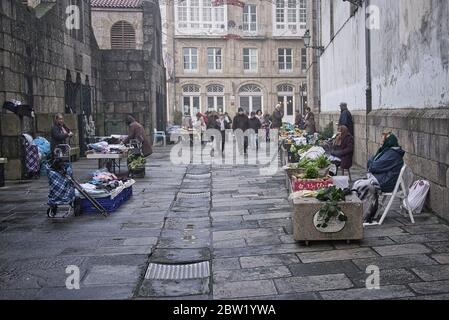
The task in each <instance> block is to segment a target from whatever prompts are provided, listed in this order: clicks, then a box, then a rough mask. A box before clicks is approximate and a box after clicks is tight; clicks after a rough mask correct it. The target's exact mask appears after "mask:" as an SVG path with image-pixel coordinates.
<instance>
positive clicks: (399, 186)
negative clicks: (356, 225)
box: [363, 164, 415, 226]
mask: <svg viewBox="0 0 449 320" xmlns="http://www.w3.org/2000/svg"><path fill="white" fill-rule="evenodd" d="M412 183H413V172H412V171H411V170H410V168H409V167H407V165H405V164H404V166H403V167H402V169H401V172H400V174H399V178H398V181H397V182H396V186H395V187H394V190H393V192H390V193H382V194H381V195H380V201H379V203H380V207H379V210H378V212H381V210H382V209H384V208H385V209H384V211H383V213H382V216H381V218H380V219H379V221H378V222H373V223H365V224H363V225H364V226H373V225H379V226H380V225H382V223H383V222H384V220H385V218H386V217H387V214H388V212H389V211H390V209H391V206H392V205H393V202H394V200H395V199H396V198H399V199H401V204H402V205H401V209H405V210H406V211H407V213H408V215H409V217H410V221H411V222H412V223H413V224H414V223H415V219H414V217H413V211H412V210H411V209H410V206H409V205H408V200H407V197H408V194H409V190H410V186H411V185H412ZM388 197H389V198H390V200H389V201H388V203H387V205H386V206H385V203H386V200H387V199H388ZM376 217H377V216H376Z"/></svg>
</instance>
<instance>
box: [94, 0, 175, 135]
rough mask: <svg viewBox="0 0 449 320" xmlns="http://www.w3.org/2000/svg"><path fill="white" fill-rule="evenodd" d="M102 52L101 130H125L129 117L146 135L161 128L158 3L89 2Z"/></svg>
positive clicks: (142, 0) (162, 101)
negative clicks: (126, 120)
mask: <svg viewBox="0 0 449 320" xmlns="http://www.w3.org/2000/svg"><path fill="white" fill-rule="evenodd" d="M91 3H92V27H93V31H94V34H95V38H96V39H97V41H98V45H99V47H100V49H101V53H102V62H103V70H102V76H103V77H102V85H103V88H104V92H103V102H104V103H103V106H104V122H103V123H104V131H105V133H107V134H112V133H121V132H125V131H126V125H125V123H124V121H123V119H124V117H125V115H126V114H129V113H131V114H133V115H134V116H135V117H136V118H137V120H138V121H139V122H140V123H142V125H143V126H144V127H145V129H146V130H147V132H148V133H151V132H152V130H153V128H157V129H158V130H165V125H166V123H167V116H166V85H165V82H166V80H165V67H164V63H163V58H162V39H161V37H162V30H161V16H160V12H159V4H158V2H157V1H153V0H108V1H106V0H91Z"/></svg>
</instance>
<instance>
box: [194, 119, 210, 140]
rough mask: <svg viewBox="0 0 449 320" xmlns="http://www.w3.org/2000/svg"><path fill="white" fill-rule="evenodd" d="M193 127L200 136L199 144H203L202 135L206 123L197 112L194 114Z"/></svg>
mask: <svg viewBox="0 0 449 320" xmlns="http://www.w3.org/2000/svg"><path fill="white" fill-rule="evenodd" d="M193 126H194V128H195V130H196V132H197V133H198V134H199V136H200V139H201V140H200V141H201V144H203V135H204V132H205V131H206V129H207V125H206V121H205V119H204V116H203V114H202V113H200V112H198V113H197V114H196V122H195V124H194V125H193Z"/></svg>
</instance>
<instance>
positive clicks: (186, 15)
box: [175, 0, 226, 32]
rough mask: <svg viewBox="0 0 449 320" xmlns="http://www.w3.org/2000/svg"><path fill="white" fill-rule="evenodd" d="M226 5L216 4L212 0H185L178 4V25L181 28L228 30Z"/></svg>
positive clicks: (190, 29) (188, 29)
mask: <svg viewBox="0 0 449 320" xmlns="http://www.w3.org/2000/svg"><path fill="white" fill-rule="evenodd" d="M225 10H226V9H225V6H223V5H222V6H214V5H212V0H183V1H179V2H177V4H176V12H175V15H176V25H177V28H179V29H180V30H186V31H203V32H204V30H211V29H220V30H226V11H225Z"/></svg>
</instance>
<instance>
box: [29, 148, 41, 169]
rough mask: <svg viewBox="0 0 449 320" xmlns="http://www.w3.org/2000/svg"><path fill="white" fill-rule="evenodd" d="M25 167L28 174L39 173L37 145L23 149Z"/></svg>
mask: <svg viewBox="0 0 449 320" xmlns="http://www.w3.org/2000/svg"><path fill="white" fill-rule="evenodd" d="M25 167H26V170H27V172H28V173H37V172H39V171H40V163H39V149H38V147H37V145H34V144H32V145H28V146H26V147H25Z"/></svg>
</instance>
